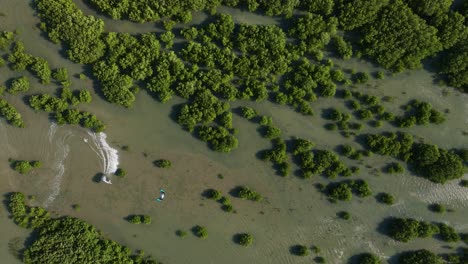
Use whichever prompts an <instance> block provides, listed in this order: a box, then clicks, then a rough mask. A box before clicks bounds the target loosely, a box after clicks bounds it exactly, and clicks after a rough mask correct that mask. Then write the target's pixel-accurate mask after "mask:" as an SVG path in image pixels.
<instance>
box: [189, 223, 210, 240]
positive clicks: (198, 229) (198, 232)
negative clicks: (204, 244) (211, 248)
mask: <svg viewBox="0 0 468 264" xmlns="http://www.w3.org/2000/svg"><path fill="white" fill-rule="evenodd" d="M192 231H193V234H194V235H195V236H197V237H199V238H206V237H208V231H207V230H206V227H203V226H199V225H196V226H194V227H193V229H192Z"/></svg>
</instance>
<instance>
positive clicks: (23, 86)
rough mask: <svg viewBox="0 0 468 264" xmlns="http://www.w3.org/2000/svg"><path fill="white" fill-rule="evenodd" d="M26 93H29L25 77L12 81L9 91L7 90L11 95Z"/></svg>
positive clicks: (27, 81)
mask: <svg viewBox="0 0 468 264" xmlns="http://www.w3.org/2000/svg"><path fill="white" fill-rule="evenodd" d="M27 91H29V79H28V77H26V76H22V77H19V78H17V79H14V80H13V81H12V82H11V86H10V89H8V92H9V93H11V94H17V93H24V92H27Z"/></svg>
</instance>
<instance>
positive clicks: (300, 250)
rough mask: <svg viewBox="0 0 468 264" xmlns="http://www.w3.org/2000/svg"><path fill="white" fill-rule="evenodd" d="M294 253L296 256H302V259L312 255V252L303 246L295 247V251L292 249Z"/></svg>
mask: <svg viewBox="0 0 468 264" xmlns="http://www.w3.org/2000/svg"><path fill="white" fill-rule="evenodd" d="M292 252H293V253H294V254H295V255H298V256H301V257H305V256H308V255H309V254H310V250H309V249H308V248H307V247H306V246H303V245H296V246H294V247H293V249H292Z"/></svg>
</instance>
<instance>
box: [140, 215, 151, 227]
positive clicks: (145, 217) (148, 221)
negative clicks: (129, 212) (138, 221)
mask: <svg viewBox="0 0 468 264" xmlns="http://www.w3.org/2000/svg"><path fill="white" fill-rule="evenodd" d="M140 218H142V222H143V224H146V225H149V224H151V216H149V215H142V216H140Z"/></svg>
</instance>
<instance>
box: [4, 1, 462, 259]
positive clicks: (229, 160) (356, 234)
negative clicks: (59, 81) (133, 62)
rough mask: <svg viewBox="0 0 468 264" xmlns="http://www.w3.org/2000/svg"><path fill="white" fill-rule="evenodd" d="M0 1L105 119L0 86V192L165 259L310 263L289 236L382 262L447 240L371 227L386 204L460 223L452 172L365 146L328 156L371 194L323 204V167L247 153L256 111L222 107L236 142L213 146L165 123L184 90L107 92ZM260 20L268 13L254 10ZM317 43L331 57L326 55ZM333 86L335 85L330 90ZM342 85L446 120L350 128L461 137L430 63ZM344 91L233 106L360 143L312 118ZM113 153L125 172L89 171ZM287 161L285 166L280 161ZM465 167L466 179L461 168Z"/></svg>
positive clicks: (457, 107)
mask: <svg viewBox="0 0 468 264" xmlns="http://www.w3.org/2000/svg"><path fill="white" fill-rule="evenodd" d="M76 3H77V5H78V7H79V8H80V9H82V10H83V11H84V12H85V14H91V15H94V16H97V17H99V18H102V19H103V20H104V21H105V24H106V28H105V29H106V30H107V31H120V32H128V33H132V34H136V33H142V32H160V31H161V30H162V29H161V27H160V26H158V25H156V24H154V23H144V24H140V23H133V22H125V21H124V22H122V21H117V22H116V21H114V20H111V19H110V18H107V17H105V16H103V15H101V14H98V13H96V12H95V11H93V10H91V9H90V7H89V6H88V5H87V4H85V3H83V2H82V1H81V0H80V1H76ZM0 11H1V12H2V13H4V14H5V15H4V16H0V28H1V30H9V31H14V30H18V31H19V32H20V33H19V35H18V38H19V39H20V40H22V41H23V42H24V43H25V48H26V51H27V52H29V53H31V54H34V55H36V56H41V57H44V58H45V59H47V61H49V63H50V64H51V65H52V66H53V67H54V68H55V67H66V68H67V69H68V71H69V75H70V76H72V77H71V79H72V85H71V88H72V89H83V88H84V89H87V90H89V91H90V92H91V94H92V96H93V101H92V102H91V103H90V104H87V105H84V106H82V109H84V110H86V111H90V112H92V113H93V114H95V115H97V116H98V117H99V118H100V119H102V120H104V121H105V123H106V130H105V138H103V135H102V134H99V133H93V132H90V131H89V130H87V129H85V128H82V127H78V126H72V125H57V124H55V123H53V122H52V121H51V120H50V118H49V116H48V114H47V113H44V112H35V111H34V110H33V109H31V108H30V107H29V106H27V105H26V104H25V103H24V102H23V101H24V99H23V98H21V97H19V96H12V95H9V94H5V95H4V98H5V99H6V100H8V102H9V103H10V104H12V105H14V106H15V107H16V108H17V109H18V111H19V112H20V113H21V115H22V116H23V120H24V121H25V123H26V124H27V127H26V128H15V127H12V126H10V125H8V124H7V123H6V122H5V121H4V120H3V119H2V120H0V149H2V151H1V152H0V175H1V176H0V193H2V194H6V193H8V192H23V193H25V194H26V195H33V196H34V197H35V198H34V199H33V200H32V201H31V204H32V205H36V206H43V207H45V208H46V209H47V210H49V211H50V212H53V213H54V214H56V215H70V216H74V217H78V218H80V219H83V220H85V221H87V222H89V223H90V224H92V225H94V226H95V227H96V228H97V229H99V230H101V231H102V232H103V235H104V236H105V237H107V238H110V239H112V240H115V241H117V242H118V243H120V244H122V245H125V246H128V247H130V248H132V249H141V250H143V251H144V252H145V253H146V254H149V255H152V256H155V257H156V258H157V259H158V260H160V261H162V262H163V263H311V262H312V261H313V258H314V257H315V256H317V255H315V254H311V255H310V256H307V257H300V256H295V255H293V254H291V253H290V248H291V247H292V246H294V245H296V244H303V245H307V246H318V247H319V248H320V249H321V253H320V254H319V255H320V256H323V257H324V258H325V259H326V260H327V263H346V262H347V261H348V259H349V258H350V257H351V256H353V255H355V254H359V253H362V252H370V253H373V254H375V255H377V256H379V257H381V258H382V259H383V260H384V261H387V260H388V259H390V257H392V256H393V255H395V254H397V253H399V252H402V251H405V250H416V249H421V248H425V249H428V250H431V251H432V252H436V253H448V252H452V251H453V250H452V249H450V248H448V247H447V243H444V242H441V241H439V240H436V239H430V238H428V239H416V240H413V241H411V242H409V243H402V242H396V241H394V240H392V239H391V238H389V237H388V236H386V235H384V234H382V233H381V232H379V231H378V228H379V225H380V223H381V222H382V220H383V219H385V218H388V217H411V218H416V219H422V220H425V221H435V222H444V223H448V224H450V225H451V226H453V227H454V228H455V230H456V231H457V232H458V233H467V232H468V224H467V221H466V219H467V213H466V212H467V209H468V189H467V188H464V187H461V186H460V185H459V180H453V181H451V182H449V183H446V184H444V185H441V184H436V183H432V182H430V181H428V180H426V179H424V178H422V177H417V176H415V175H413V174H412V173H411V172H410V171H409V170H405V172H404V173H400V174H386V173H383V172H382V168H383V167H384V166H385V165H386V164H388V163H389V162H391V161H395V159H394V158H391V157H388V156H380V155H377V154H374V155H372V156H370V157H364V158H363V159H362V160H361V161H355V160H351V159H348V158H345V157H343V156H340V160H342V161H343V162H344V163H345V164H346V165H349V166H351V165H356V166H359V168H360V171H359V173H357V174H356V175H353V176H351V177H352V178H356V179H357V178H359V179H364V180H366V181H367V182H368V183H369V185H370V187H371V189H372V193H373V195H372V196H369V197H365V198H359V197H357V196H354V197H353V199H352V200H351V201H349V202H341V201H340V202H337V203H331V202H330V201H329V200H328V199H327V196H326V195H325V194H323V193H321V192H319V191H318V190H317V188H316V186H315V184H317V183H323V184H327V183H328V182H330V180H329V179H327V178H325V177H322V176H318V175H317V176H313V177H312V179H302V178H300V177H298V176H297V175H295V174H294V173H291V175H290V176H289V177H281V176H279V175H277V173H276V171H275V170H274V169H273V168H272V166H271V163H269V162H265V161H262V160H261V159H259V158H258V152H259V151H261V150H264V149H268V148H270V147H271V143H270V140H268V139H265V138H262V137H261V135H260V133H259V131H258V125H257V124H255V123H253V122H251V121H248V120H246V119H244V118H242V117H240V116H239V115H237V114H234V116H233V126H234V127H235V128H237V129H238V132H237V134H236V137H237V138H238V140H239V146H238V148H237V149H234V150H232V151H231V152H230V153H218V152H214V151H212V150H210V149H209V148H208V147H207V144H206V143H204V142H202V141H200V140H198V139H196V138H195V137H194V136H193V135H191V134H190V133H188V132H187V131H184V130H183V129H181V127H180V125H178V124H177V123H176V122H174V120H173V119H174V117H173V112H174V109H175V108H176V107H177V105H179V104H181V103H183V102H184V101H183V100H182V99H180V98H173V99H172V100H171V101H169V102H168V103H161V102H158V101H157V100H155V98H154V96H153V95H151V94H149V93H148V92H147V91H145V90H143V89H142V91H141V92H139V93H138V94H137V95H136V102H135V104H134V105H133V107H131V108H130V109H126V108H123V107H121V106H117V105H114V104H111V103H109V102H107V101H106V100H104V98H103V97H102V96H101V95H100V94H99V93H98V92H97V90H96V84H95V83H94V82H93V81H91V80H90V79H80V78H78V77H77V75H78V74H80V73H82V72H83V70H84V69H85V67H84V66H82V65H78V64H74V63H72V62H71V61H69V60H68V59H66V58H65V57H64V56H63V50H61V47H60V46H58V45H55V44H53V43H52V42H50V41H49V40H48V39H47V38H46V37H45V36H44V35H43V33H42V32H41V31H40V30H39V29H38V27H37V24H38V23H39V19H38V18H37V17H36V16H35V11H34V10H33V9H32V7H31V6H30V2H29V1H11V0H0ZM219 11H220V12H226V13H229V14H231V15H232V16H234V17H235V18H236V21H239V22H242V23H253V24H255V23H257V20H258V17H259V16H260V15H252V14H250V13H248V12H242V11H238V10H233V9H230V8H220V9H219ZM206 16H207V15H206V14H198V15H197V14H195V15H194V21H195V22H197V21H203V19H204V18H205V17H206ZM195 22H193V23H195ZM119 23H120V24H119ZM260 23H262V24H263V23H265V24H268V23H272V24H273V23H275V22H274V21H273V19H272V18H269V17H266V16H262V20H261V21H260ZM326 56H330V57H332V55H331V54H326ZM332 58H333V57H332ZM333 61H334V63H335V66H338V67H340V68H342V69H355V70H357V71H362V72H367V73H374V72H376V71H378V70H382V69H381V68H378V67H376V66H375V65H373V64H371V63H369V62H367V61H365V60H361V59H356V58H352V59H350V60H347V61H343V60H341V59H337V58H333ZM20 75H27V76H29V77H30V79H31V80H32V82H31V87H32V88H31V90H30V91H29V92H28V93H27V94H28V95H30V94H37V93H43V92H48V93H53V90H51V89H52V88H51V87H50V85H49V86H45V85H42V84H41V83H40V82H38V81H37V80H36V79H34V77H33V76H32V75H31V74H29V73H24V72H22V73H21V74H19V73H17V72H14V71H11V70H9V69H8V68H7V67H2V68H0V76H1V81H2V82H5V81H7V80H9V79H10V78H14V77H18V76H20ZM343 87H344V86H338V89H340V88H343ZM47 89H49V90H47ZM349 89H350V90H351V91H359V92H362V93H366V94H370V95H375V96H377V97H379V98H382V97H384V96H389V97H392V98H393V100H392V101H391V102H385V101H383V102H382V105H383V106H385V108H386V109H387V111H391V112H393V113H395V114H402V113H403V111H402V110H401V108H400V107H401V106H402V105H404V104H406V103H408V101H409V100H410V99H418V100H420V101H425V102H428V103H430V104H432V106H433V107H434V108H435V109H437V110H438V111H441V112H444V116H445V119H446V121H445V122H444V123H443V124H440V125H436V124H428V125H425V126H415V127H412V128H403V129H397V128H395V127H394V126H392V125H390V124H389V123H387V122H385V123H384V124H383V125H382V126H381V127H378V128H375V127H372V126H371V125H369V124H367V123H366V122H363V124H364V127H363V129H362V130H361V131H359V133H360V134H361V133H363V134H365V133H380V132H384V131H397V130H400V131H404V132H408V133H411V134H413V135H414V136H415V138H417V139H419V138H420V139H423V140H424V141H425V142H429V143H431V144H436V145H438V146H439V147H441V148H444V149H451V148H468V95H467V94H464V93H461V92H459V91H457V90H455V89H452V88H450V87H444V86H440V85H437V84H435V83H434V78H433V73H432V72H429V71H427V70H424V69H421V70H411V71H406V72H403V73H399V74H393V75H388V76H386V78H385V79H384V80H377V79H374V78H371V79H370V80H369V81H368V82H367V83H366V84H359V85H356V86H355V87H351V88H349ZM344 102H345V100H343V99H341V98H336V97H332V98H318V100H317V101H315V102H313V103H312V104H311V106H312V109H313V110H314V113H315V114H314V115H313V116H304V115H301V114H299V113H298V112H296V111H294V110H293V109H292V108H291V107H289V106H284V105H278V104H275V103H272V102H270V101H268V100H267V101H263V102H253V101H247V100H238V101H236V102H233V103H231V105H232V108H233V109H234V108H236V107H239V106H250V107H253V108H255V110H257V112H258V113H259V114H261V115H268V116H271V117H272V118H273V122H274V124H275V125H276V126H277V127H278V128H280V129H281V131H282V138H285V139H291V138H293V137H299V138H303V139H308V140H311V141H312V142H314V143H315V146H314V149H326V150H331V151H334V150H336V147H337V146H338V145H340V144H350V145H352V146H353V147H355V148H356V149H362V146H361V145H360V144H359V143H357V142H355V141H354V140H353V139H351V138H346V137H343V136H342V135H341V134H340V133H339V131H329V130H327V129H325V128H324V126H325V124H327V123H329V121H327V120H325V119H324V118H323V117H322V113H323V111H325V110H326V109H328V108H330V107H335V108H337V109H340V110H342V111H345V112H351V111H350V110H349V109H348V108H347V107H346V106H345V103H344ZM353 119H355V118H354V117H353ZM103 142H105V143H103ZM103 144H104V145H103ZM9 158H14V159H16V158H21V159H25V160H40V161H41V162H42V167H41V168H39V169H37V170H34V171H33V172H31V173H28V174H25V175H20V174H18V173H17V172H15V171H14V170H12V169H11V168H10V164H9V162H8V159H9ZM116 159H118V161H117V160H116ZM157 159H167V160H170V161H171V162H172V166H171V168H168V169H162V168H157V167H155V166H154V165H153V161H154V160H157ZM117 164H118V167H122V168H124V169H125V170H126V172H127V175H126V176H125V177H117V176H111V179H112V185H106V184H103V183H102V182H99V180H98V179H99V178H96V177H98V176H97V175H99V173H105V172H106V171H107V172H112V170H113V169H115V168H113V166H114V167H115V166H117ZM296 169H297V167H296V165H293V166H292V171H293V172H294V171H295V170H296ZM219 175H222V177H219ZM463 179H468V174H465V175H464V176H463ZM239 185H246V186H249V187H251V188H253V189H255V190H256V191H257V192H258V193H260V194H262V196H263V200H262V201H260V202H252V201H246V200H241V199H238V198H235V197H232V196H231V195H230V194H229V193H230V192H231V190H232V189H233V188H235V187H236V186H239ZM161 188H163V189H164V190H165V191H166V198H165V200H164V201H163V202H159V203H158V202H155V197H157V196H158V194H159V190H160V189H161ZM209 188H214V189H217V190H219V191H220V192H221V193H222V194H223V195H226V196H228V197H229V198H230V200H231V202H232V205H233V208H234V210H235V212H232V213H227V212H224V211H223V210H222V209H221V205H220V204H219V203H217V202H215V201H212V200H209V199H206V198H204V197H203V195H202V194H203V192H204V191H205V190H206V189H209ZM380 192H388V193H391V194H392V195H394V196H395V198H396V201H395V203H394V204H393V205H391V206H387V205H383V204H381V203H379V202H378V201H377V200H376V199H375V197H374V196H375V194H377V193H380ZM432 203H440V204H443V205H444V206H445V207H446V208H449V209H451V211H450V212H446V213H444V214H443V215H439V214H435V213H433V212H431V211H429V210H428V209H427V207H428V204H432ZM74 204H78V205H80V210H79V211H78V210H74V209H73V208H72V205H74ZM340 211H347V212H349V213H350V215H351V217H350V219H349V220H347V221H344V220H343V219H340V218H339V217H337V212H340ZM130 214H145V215H150V216H151V217H152V218H153V221H152V224H151V225H132V224H130V223H128V222H127V221H126V220H125V217H126V216H127V215H130ZM8 216H9V213H8V212H7V209H6V204H5V203H4V206H3V207H2V209H1V210H0V234H2V239H1V240H0V258H1V259H2V261H5V263H21V262H20V261H19V260H18V259H17V258H15V256H14V254H13V251H14V249H16V248H18V244H21V241H24V239H26V238H27V237H28V236H29V232H27V230H24V229H22V228H20V227H17V226H16V225H14V223H13V222H12V221H11V220H10V219H9V217H8ZM197 224H199V225H203V226H205V227H207V229H208V233H209V235H208V237H207V238H206V239H203V240H201V239H199V238H197V237H195V236H193V235H192V234H191V232H190V229H191V228H192V227H193V226H194V225H197ZM179 229H180V230H185V231H187V232H188V233H189V235H188V236H187V237H185V238H180V237H178V236H177V235H176V230H179ZM239 232H248V233H250V234H252V235H253V237H254V243H253V244H252V245H251V246H250V247H247V248H244V247H243V246H240V245H237V244H236V243H234V242H233V239H234V238H233V236H234V235H235V234H237V233H239ZM18 241H20V242H18ZM462 244H463V242H457V243H456V244H450V245H453V246H456V245H462Z"/></svg>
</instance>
